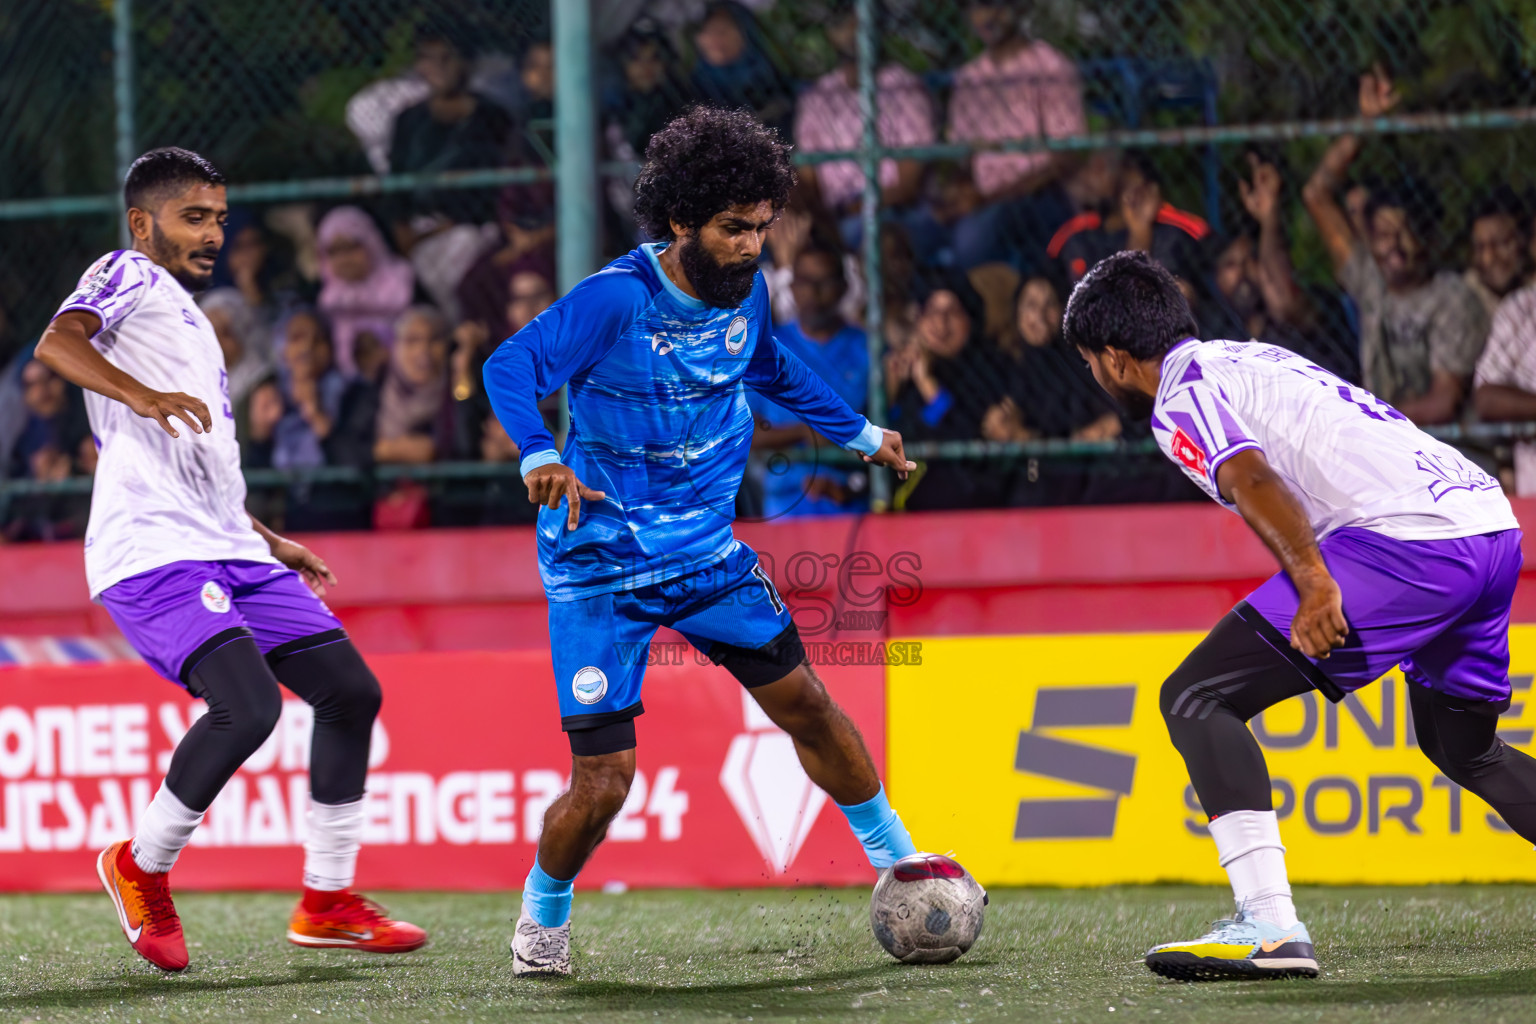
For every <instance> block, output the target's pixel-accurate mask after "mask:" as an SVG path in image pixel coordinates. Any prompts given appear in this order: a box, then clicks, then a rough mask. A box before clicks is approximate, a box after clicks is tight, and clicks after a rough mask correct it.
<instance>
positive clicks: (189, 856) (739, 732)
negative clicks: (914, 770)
mask: <svg viewBox="0 0 1536 1024" xmlns="http://www.w3.org/2000/svg"><path fill="white" fill-rule="evenodd" d="M659 649H660V650H663V651H666V652H667V653H668V654H672V655H681V657H672V658H667V659H666V660H672V661H678V662H681V663H680V664H657V665H653V666H652V667H651V668H649V669H648V671H647V677H646V692H645V705H646V709H647V710H646V714H645V715H644V716H642V717H641V718H640V719H639V721H638V723H637V725H638V731H639V737H640V747H639V771H638V773H637V775H636V778H635V785H634V788H633V790H632V791H631V793H630V799H629V801H628V803H626V804H625V807H624V810H623V812H622V813H621V814H620V815H619V817H618V818H617V819H616V820H615V821H614V823H613V825H612V827H611V828H610V830H609V836H608V841H607V843H605V844H604V845H603V846H602V847H601V848H599V850H598V852H597V854H596V856H595V857H594V858H593V860H592V862H591V863H590V864H589V865H588V866H587V868H586V870H585V871H584V872H583V873H582V876H581V878H580V880H579V882H578V885H579V886H581V887H586V888H595V887H599V886H605V885H608V886H611V885H616V884H622V885H625V886H633V887H663V886H714V887H731V888H735V887H743V886H761V885H795V884H849V883H861V882H871V881H873V879H874V873H873V871H872V869H871V868H870V867H869V865H868V862H867V861H866V860H865V859H864V856H863V853H862V851H861V850H860V849H859V845H858V843H857V842H856V841H855V840H854V839H853V837H852V836H851V835H850V834H849V832H848V828H847V825H846V823H845V822H844V821H843V818H842V816H841V815H840V814H838V813H837V810H836V808H835V807H833V806H830V801H828V800H827V799H826V797H825V795H824V794H822V792H821V791H820V790H819V789H817V788H816V787H815V786H813V785H811V783H810V781H809V780H808V779H807V778H806V777H805V774H804V773H803V772H802V771H801V769H800V767H799V762H798V761H797V760H796V758H795V754H794V748H793V745H792V744H791V742H790V739H789V737H788V736H787V735H785V734H784V733H783V732H781V731H779V730H778V729H776V728H775V727H774V726H773V725H772V724H771V723H770V722H768V721H767V720H766V718H764V717H763V716H762V715H761V713H760V712H758V711H757V709H756V705H755V704H753V703H752V702H751V700H750V698H747V697H746V695H745V692H744V691H743V690H742V688H741V687H740V686H738V685H737V684H736V683H735V681H734V680H733V679H731V677H730V676H729V675H728V674H727V673H726V672H725V671H724V670H722V669H719V668H716V667H714V666H712V665H709V664H708V663H705V664H703V665H700V664H697V663H696V661H697V659H696V658H695V657H694V654H693V652H692V650H691V649H686V650H685V649H684V648H683V647H682V646H681V645H663V646H662V647H660V648H659ZM370 663H371V664H372V665H373V668H374V670H375V671H376V672H377V673H378V676H379V679H380V681H381V682H382V684H383V687H384V708H383V711H382V713H381V715H380V718H379V722H378V724H377V726H376V727H375V731H374V744H373V752H372V763H371V765H370V772H369V783H368V795H367V797H366V798H365V799H366V813H365V821H366V824H365V829H364V837H363V852H362V856H361V859H360V861H359V864H358V876H357V884H358V886H359V888H362V889H365V890H368V889H445V890H487V889H509V888H516V887H518V886H520V885H521V884H522V881H523V876H524V874H525V873H526V872H527V870H528V868H529V866H530V865H531V864H532V862H533V855H534V848H535V843H536V841H537V838H538V829H539V824H540V822H541V820H542V817H543V813H544V809H545V808H546V807H547V806H548V804H549V802H550V801H551V800H553V799H554V798H555V796H556V795H558V794H559V792H560V791H561V790H562V789H563V788H564V785H565V781H566V778H567V775H568V772H569V765H570V747H569V745H568V744H567V743H566V740H565V736H564V734H563V733H561V732H560V729H559V722H558V714H559V712H558V710H557V706H556V702H555V694H554V689H553V687H554V682H553V680H552V677H551V670H550V664H549V657H548V655H547V654H546V653H542V652H534V651H511V652H466V653H423V654H394V655H379V656H375V657H373V658H371V659H370ZM884 673H885V670H884V667H883V666H858V667H839V666H827V667H826V668H824V669H822V670H821V675H822V677H823V678H824V679H825V680H826V683H827V686H828V688H829V690H830V691H831V692H832V694H833V696H834V697H835V698H836V699H837V700H838V702H839V703H841V704H842V706H843V707H844V708H845V709H847V711H848V713H849V714H850V715H851V716H852V717H853V719H854V721H855V722H856V723H858V725H859V728H860V729H861V730H862V731H863V733H864V736H865V738H866V740H867V741H868V742H869V744H870V746H871V748H872V750H873V752H874V755H875V758H876V761H877V762H878V763H882V764H883V762H884V735H885V727H884ZM202 708H203V705H202V702H201V701H195V700H192V699H190V698H188V697H187V696H186V695H185V694H183V693H181V691H179V690H178V689H177V688H176V687H174V686H172V685H170V684H169V683H166V682H165V681H163V680H161V679H160V678H159V677H158V676H156V675H154V674H153V673H152V672H151V671H150V670H149V669H148V668H146V667H145V666H143V665H142V664H137V663H122V662H118V663H108V664H102V665H65V666H44V667H35V668H17V669H11V670H8V671H4V672H0V890H8V891H33V892H36V891H68V890H79V889H89V888H91V887H93V886H94V885H95V884H96V881H95V873H94V870H93V859H94V857H95V856H96V853H97V852H98V851H99V850H100V849H101V848H102V847H103V846H105V845H106V844H107V843H108V842H111V841H113V840H115V839H119V838H122V837H124V836H126V835H128V834H129V833H130V832H131V831H132V828H133V823H134V821H135V820H136V818H137V816H138V814H139V813H140V812H141V811H142V809H143V807H144V806H145V805H146V804H147V803H148V801H149V799H150V797H151V796H152V795H153V793H154V789H155V787H156V786H157V785H158V784H159V780H160V778H161V777H162V776H163V775H164V773H165V769H166V766H167V764H168V763H169V758H170V752H171V750H172V748H173V746H174V744H175V741H176V739H177V738H178V737H180V735H181V734H182V733H183V732H184V731H185V730H186V728H187V727H188V725H189V724H190V721H191V720H193V719H189V716H193V715H197V714H200V713H201V712H202ZM309 727H310V717H309V709H308V706H307V705H305V704H304V703H303V702H302V701H299V700H296V699H293V698H291V697H290V698H289V700H287V701H286V702H285V704H284V707H283V715H282V719H281V721H280V722H279V724H278V727H277V729H276V730H275V731H274V733H273V735H272V737H271V739H269V740H268V742H267V744H266V745H265V746H264V747H263V748H262V749H261V750H258V751H257V752H256V754H254V755H253V756H252V757H251V759H250V760H249V761H248V762H247V763H246V765H245V767H243V768H242V769H241V770H240V772H239V773H237V775H236V776H235V778H234V779H233V780H232V781H231V783H230V785H229V786H228V787H227V788H226V790H225V792H224V793H223V794H222V795H221V796H220V797H219V799H218V801H216V802H215V803H214V805H213V807H212V808H211V809H210V810H209V814H208V818H207V820H206V821H205V822H204V824H203V826H202V827H201V828H200V829H199V830H198V833H197V835H196V837H195V838H194V841H193V845H192V846H191V847H190V848H189V849H188V850H187V851H186V852H184V853H183V854H182V858H181V861H180V863H179V864H178V865H177V868H176V878H175V884H176V887H177V888H178V889H180V890H186V889H294V888H296V887H297V886H298V884H299V879H300V873H301V864H302V858H303V853H302V850H301V849H300V843H301V842H302V840H303V829H304V806H305V800H306V795H305V794H306V787H307V781H306V779H307V776H306V773H305V766H306V763H307V761H308V747H309V732H310V728H309Z"/></svg>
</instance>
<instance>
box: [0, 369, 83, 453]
mask: <svg viewBox="0 0 1536 1024" xmlns="http://www.w3.org/2000/svg"><path fill="white" fill-rule="evenodd" d="M21 386H22V405H23V407H24V408H25V409H26V420H25V422H24V423H23V426H22V429H21V434H20V436H19V437H17V439H16V443H15V446H14V447H13V448H12V450H11V459H10V467H9V475H10V476H11V477H12V478H18V479H28V480H63V479H64V478H66V477H69V476H73V475H75V474H76V473H77V472H85V471H86V470H85V469H84V468H83V466H82V463H84V464H87V465H89V466H91V467H94V466H95V461H96V460H95V455H96V448H95V442H94V441H93V440H92V438H91V428H90V425H89V423H88V422H87V420H86V415H85V401H84V399H83V397H82V396H81V394H80V389H79V388H76V387H73V386H72V385H70V384H69V382H67V381H66V380H64V378H63V377H60V376H59V375H58V374H56V373H54V372H53V371H52V370H50V369H49V368H48V367H47V366H45V365H43V364H42V363H41V362H39V361H38V360H36V359H31V360H29V361H28V362H27V363H26V364H25V365H23V366H22V368H21ZM87 449H89V453H87Z"/></svg>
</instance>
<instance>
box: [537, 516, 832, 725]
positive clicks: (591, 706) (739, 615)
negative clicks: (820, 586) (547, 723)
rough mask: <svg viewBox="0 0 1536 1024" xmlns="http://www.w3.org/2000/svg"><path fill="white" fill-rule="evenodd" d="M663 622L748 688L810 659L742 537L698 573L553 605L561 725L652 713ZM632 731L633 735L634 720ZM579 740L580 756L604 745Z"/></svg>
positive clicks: (608, 722) (625, 720)
mask: <svg viewBox="0 0 1536 1024" xmlns="http://www.w3.org/2000/svg"><path fill="white" fill-rule="evenodd" d="M658 626H668V627H671V628H672V629H675V630H677V631H678V632H679V633H681V634H683V637H684V638H685V639H686V640H687V641H688V642H689V643H690V644H692V645H693V646H694V647H695V648H696V649H697V650H699V651H701V652H703V653H704V654H705V655H706V656H708V658H709V659H710V660H711V661H713V662H714V663H715V664H717V665H723V666H724V667H726V668H727V669H729V670H730V671H731V673H732V674H733V675H735V676H736V678H737V679H738V680H740V681H741V683H742V684H743V685H745V686H763V685H766V684H768V683H773V682H777V681H778V680H780V679H783V678H784V677H785V676H787V675H789V674H790V673H791V672H793V671H794V670H795V668H796V667H798V666H799V664H800V663H801V662H802V661H804V660H805V648H804V646H803V645H802V644H801V643H800V636H799V633H798V632H797V631H796V629H795V623H794V620H793V619H791V618H790V615H789V609H788V608H786V607H785V606H784V601H783V599H781V598H780V597H779V593H778V591H777V590H775V589H774V586H773V582H772V581H771V580H770V579H769V578H768V574H767V573H766V572H764V571H763V570H762V569H761V568H760V567H759V566H758V563H757V552H755V551H753V550H752V549H751V548H749V547H747V546H746V545H745V544H741V543H738V544H737V545H736V549H735V550H734V551H733V552H732V553H731V554H729V555H727V556H726V557H725V558H723V559H721V560H720V561H719V562H716V563H715V564H714V565H712V566H710V567H709V568H707V569H701V570H699V571H698V572H696V573H693V574H691V575H688V576H680V577H678V578H677V579H672V580H666V581H664V582H662V583H657V584H653V585H652V586H648V587H639V588H637V589H635V590H621V591H618V592H616V593H612V594H599V595H597V596H596V597H588V598H584V599H582V600H578V601H552V602H550V605H549V647H550V653H551V655H552V657H553V659H554V666H555V686H556V687H557V689H558V691H559V695H560V726H561V728H563V729H564V730H566V731H567V732H575V731H586V730H595V729H601V728H603V727H607V726H613V725H615V724H619V723H624V724H626V725H627V724H628V723H630V722H632V721H633V719H634V718H635V716H637V715H640V714H643V713H644V711H645V707H644V706H643V705H642V704H641V703H640V686H641V683H642V681H643V680H644V678H645V666H646V664H647V662H648V661H649V660H650V659H651V638H652V637H653V636H655V634H656V628H657V627H658ZM657 653H658V654H659V653H660V652H657ZM668 653H669V654H670V652H668ZM656 660H657V661H658V662H660V661H662V660H670V659H663V658H657V659H656ZM629 730H630V735H631V736H632V735H633V726H629ZM571 742H572V748H573V749H575V750H576V752H577V753H578V754H581V753H593V752H594V751H592V750H590V749H587V750H583V749H579V746H578V740H577V738H576V737H575V736H573V737H572V741H571ZM629 746H633V742H631V743H630V744H629ZM620 749H628V747H627V746H626V747H622V748H620ZM600 752H604V753H606V752H608V751H600Z"/></svg>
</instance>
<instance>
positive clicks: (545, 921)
mask: <svg viewBox="0 0 1536 1024" xmlns="http://www.w3.org/2000/svg"><path fill="white" fill-rule="evenodd" d="M575 883H576V879H574V878H570V879H567V880H565V881H564V882H562V881H560V880H559V879H558V878H551V877H549V875H548V874H547V873H546V872H545V870H544V869H543V868H541V867H539V858H538V857H534V858H533V870H531V871H529V872H528V881H526V882H524V883H523V906H525V907H527V908H528V916H529V917H531V918H533V919H534V921H536V922H538V924H539V925H540V926H541V927H544V928H559V927H560V926H561V925H563V924H565V923H566V922H567V921H569V920H570V919H571V890H572V888H573V887H574V886H575Z"/></svg>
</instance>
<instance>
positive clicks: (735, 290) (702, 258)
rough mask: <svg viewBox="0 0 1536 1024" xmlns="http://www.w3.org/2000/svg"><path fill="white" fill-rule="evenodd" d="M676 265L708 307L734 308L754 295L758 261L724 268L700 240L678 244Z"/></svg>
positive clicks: (690, 240)
mask: <svg viewBox="0 0 1536 1024" xmlns="http://www.w3.org/2000/svg"><path fill="white" fill-rule="evenodd" d="M677 262H678V264H679V265H680V266H681V267H682V268H683V273H684V274H685V275H687V277H688V283H689V284H691V285H693V290H694V291H696V292H698V293H699V298H701V299H703V300H704V302H705V303H706V304H707V305H710V306H716V307H719V308H721V309H734V308H735V307H737V306H739V305H741V304H742V303H743V302H745V301H747V296H748V295H751V294H752V284H753V282H754V281H755V280H756V279H757V261H756V260H753V261H752V262H750V263H742V264H737V265H736V266H729V267H728V266H722V265H721V264H719V263H716V262H715V258H714V257H713V256H711V255H710V254H709V253H707V252H705V251H704V247H703V246H701V245H699V242H698V239H689V240H688V241H685V242H680V243H678V250H677Z"/></svg>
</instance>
